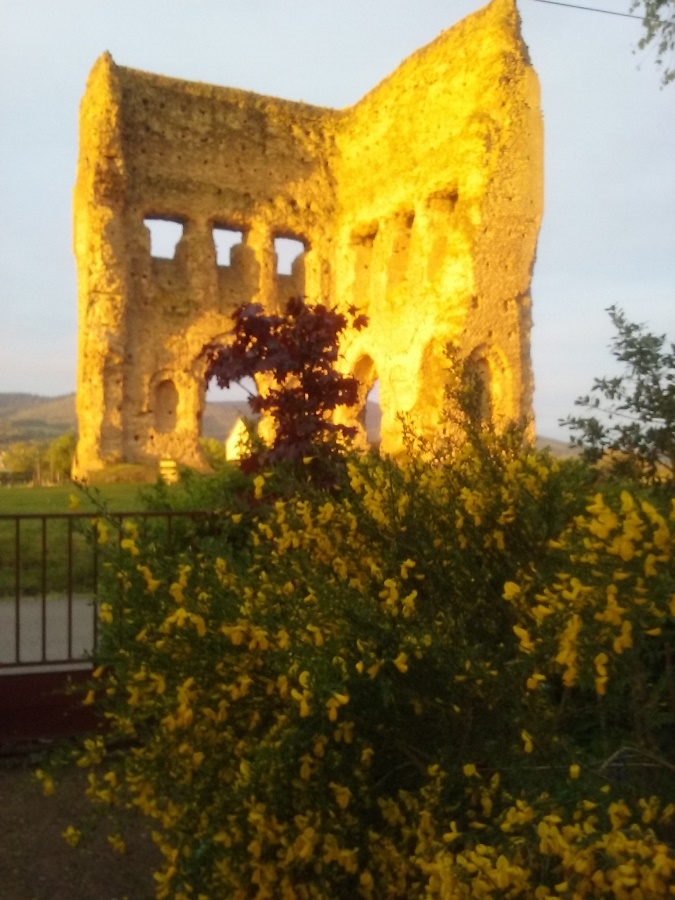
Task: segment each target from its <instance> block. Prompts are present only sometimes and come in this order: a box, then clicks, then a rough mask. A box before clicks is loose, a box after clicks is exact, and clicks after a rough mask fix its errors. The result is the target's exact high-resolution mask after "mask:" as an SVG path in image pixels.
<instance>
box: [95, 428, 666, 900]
mask: <svg viewBox="0 0 675 900" xmlns="http://www.w3.org/2000/svg"><path fill="white" fill-rule="evenodd" d="M591 477H592V476H591V474H590V472H589V470H588V469H585V468H584V467H582V466H578V465H577V464H576V463H563V462H557V461H555V460H553V459H552V458H551V457H550V456H548V455H546V454H541V453H535V452H529V451H522V450H521V449H520V447H519V444H518V443H517V441H515V440H514V439H512V438H510V437H509V436H506V437H505V438H502V439H498V438H496V437H494V436H490V435H487V436H484V437H483V438H481V440H480V442H475V441H474V442H469V443H466V444H464V445H463V446H456V447H454V448H452V449H448V450H447V451H446V452H445V454H437V455H436V456H433V457H431V458H429V457H424V458H423V457H422V456H417V455H415V454H410V456H409V458H408V459H407V460H404V461H399V462H393V461H391V460H383V459H380V458H379V457H376V456H365V457H349V458H347V459H346V461H345V464H344V465H341V467H340V475H339V478H336V481H335V485H334V487H333V488H332V489H331V490H325V491H320V490H318V489H317V488H315V487H312V486H311V484H308V483H307V482H305V483H304V484H303V483H300V482H292V481H289V477H288V472H287V471H286V470H284V469H283V468H282V467H275V469H273V470H271V471H270V472H265V473H262V474H260V473H258V474H257V475H256V477H255V479H254V480H253V479H251V480H249V481H248V482H243V483H242V482H238V483H237V487H236V491H234V492H233V493H232V494H231V495H230V496H229V497H228V496H227V495H226V494H225V493H223V494H220V495H219V496H217V497H216V498H215V501H214V505H217V507H218V512H217V515H216V516H213V517H209V518H208V519H207V520H205V521H204V522H203V523H202V524H201V526H199V527H197V528H196V529H195V530H193V531H192V532H191V534H190V546H188V545H187V542H181V543H180V544H174V547H176V546H180V547H182V550H181V551H180V552H175V550H174V552H173V553H167V552H166V548H165V546H164V545H163V544H162V541H161V540H160V539H159V537H158V534H157V533H156V532H153V531H152V529H149V530H146V531H145V533H144V531H143V529H138V530H134V529H133V528H132V527H129V526H125V528H124V530H123V533H122V535H121V540H119V541H117V542H114V541H113V542H110V544H108V545H106V546H109V547H110V551H109V552H110V557H109V560H108V563H109V565H108V568H107V572H108V581H109V584H108V588H107V591H108V593H107V595H106V598H105V604H104V605H103V606H102V607H101V609H102V613H103V615H102V619H103V621H102V625H101V627H102V632H103V634H102V643H101V653H100V659H99V660H98V661H99V663H100V665H99V667H98V668H97V670H96V672H95V678H94V681H93V683H92V684H91V685H89V687H88V691H87V695H86V697H85V701H86V702H88V703H91V702H93V703H94V704H95V705H96V706H97V708H98V709H99V710H100V714H101V716H102V717H103V719H104V721H105V723H106V729H105V730H104V731H103V732H102V733H101V734H100V735H97V736H95V737H91V738H89V739H88V740H87V742H85V744H84V745H83V747H82V748H81V750H80V751H79V752H78V753H79V764H80V765H82V766H84V767H89V768H90V774H89V789H88V793H89V796H90V797H91V798H92V799H93V800H94V801H95V802H98V803H101V804H104V805H106V806H115V805H119V806H122V807H132V808H136V809H138V810H140V812H141V813H142V814H143V815H145V816H147V817H149V818H150V819H151V820H152V821H153V829H154V831H153V836H154V838H155V840H156V843H157V844H158V846H159V848H160V850H161V852H162V855H163V859H164V864H163V866H162V868H161V870H160V871H159V872H157V873H156V876H155V877H156V883H157V896H158V897H159V898H220V897H228V898H230V897H231V898H234V900H248V898H259V900H262V898H288V900H291V898H299V900H304V898H325V900H328V898H340V897H344V898H354V897H363V898H373V900H375V898H382V897H392V898H396V897H400V898H408V897H442V898H454V897H535V898H541V900H544V898H553V897H607V896H612V897H617V898H623V897H626V898H635V900H639V898H640V897H642V898H646V897H652V896H653V897H658V896H667V895H668V891H669V890H670V887H669V885H670V884H672V883H673V876H674V875H675V868H674V866H675V863H674V858H673V854H672V851H671V849H670V848H669V845H668V840H669V838H671V839H672V825H671V820H672V818H673V814H674V813H675V807H673V805H672V800H673V799H675V798H673V797H670V796H668V788H667V786H666V788H664V791H663V792H661V794H660V795H659V796H658V797H657V796H651V794H647V795H646V799H645V798H643V797H642V796H640V795H638V793H635V791H633V788H632V787H631V790H630V791H629V792H628V793H626V791H624V790H623V789H622V785H621V784H620V783H616V779H613V771H614V770H611V771H610V770H609V769H608V770H606V771H604V770H602V769H601V766H600V763H599V762H598V763H597V764H596V763H594V761H593V760H594V757H593V754H594V753H596V751H597V749H598V748H597V746H596V744H597V743H598V742H602V740H605V741H606V742H608V745H609V746H612V745H611V740H612V739H614V737H616V735H617V734H618V733H619V732H618V731H617V725H616V722H615V720H614V718H613V716H614V706H611V704H615V705H616V706H617V708H618V704H619V701H620V698H622V697H624V694H625V691H626V689H627V688H626V685H627V684H628V683H629V681H630V677H631V676H630V673H631V672H632V671H633V670H632V669H631V668H630V667H631V665H634V664H636V663H631V662H630V660H631V659H632V660H636V659H639V660H640V666H641V667H642V668H641V670H640V671H641V672H642V676H643V677H644V678H645V679H646V681H645V684H644V691H645V693H643V694H641V695H640V697H642V698H643V700H644V699H645V698H647V699H646V700H645V702H653V703H656V704H657V706H658V709H659V711H660V713H664V709H663V703H664V702H665V697H666V693H667V691H666V683H665V682H664V685H663V688H662V687H661V682H659V684H658V686H657V685H656V681H655V679H657V678H658V677H661V676H662V675H663V669H664V666H663V660H662V659H661V661H660V657H659V651H658V650H653V648H654V647H658V646H660V647H661V650H663V647H664V646H665V643H664V641H665V637H664V636H665V635H666V633H667V630H668V629H669V628H671V627H672V622H669V621H667V616H668V615H670V617H671V619H672V612H673V610H672V608H670V607H669V606H668V602H667V601H666V600H665V595H663V590H665V589H666V588H665V585H667V584H669V583H670V582H669V581H668V579H669V578H671V575H672V568H671V569H669V568H668V567H669V566H672V554H671V543H672V539H671V533H672V529H673V520H672V517H671V518H668V516H665V517H664V515H663V513H662V512H658V511H657V510H656V508H655V507H650V506H649V505H648V504H647V505H646V506H645V505H644V503H643V501H641V500H638V499H636V498H633V497H632V496H631V498H630V500H629V499H627V497H628V495H626V497H624V496H623V495H622V496H621V497H619V499H618V501H616V502H615V501H614V500H610V499H607V498H604V497H599V496H598V497H595V498H593V499H585V497H586V491H587V487H588V484H589V481H590V478H591ZM202 489H203V488H202V487H199V490H202ZM617 503H618V505H617ZM645 503H646V501H645ZM629 545H630V547H629ZM666 557H667V559H666ZM638 562H639V565H638ZM668 573H670V574H668ZM610 576H611V580H608V579H610ZM603 579H605V580H603ZM657 582H658V585H659V588H658V590H657V591H652V590H651V588H652V587H653V585H655V584H656V583H657ZM610 584H613V585H614V586H615V587H616V590H615V591H611V590H609V586H610ZM671 587H672V585H671ZM643 589H644V590H643ZM669 590H670V588H669ZM629 599H630V603H629ZM631 603H632V605H630V604H631ZM633 607H635V610H633ZM629 608H630V612H629ZM624 622H628V623H630V628H628V627H627V626H625V625H624V624H623V623H624ZM656 628H660V629H661V631H660V632H659V633H658V634H657V633H655V629H656ZM650 641H652V642H656V643H655V644H654V643H650ZM638 648H640V649H638ZM643 650H644V652H643ZM652 651H653V652H652ZM624 663H626V666H627V668H626V669H625V671H624V670H623V669H619V666H622V665H624ZM619 673H620V674H619ZM659 673H660V674H659ZM615 685H616V689H615ZM591 690H592V691H593V692H594V696H595V695H597V696H598V698H599V699H600V701H601V702H602V703H605V704H607V707H608V709H610V707H611V709H610V712H608V713H607V716H606V720H605V721H603V722H601V723H600V725H598V724H597V722H596V717H595V713H594V714H593V715H592V716H590V718H589V717H588V716H587V717H586V719H584V715H585V713H584V708H585V704H586V702H587V698H586V696H585V694H583V692H584V691H591ZM615 690H616V691H618V694H617V697H619V699H617V697H615ZM575 691H576V692H581V694H580V696H581V701H579V700H578V697H577V694H574V692H575ZM566 692H567V693H566ZM568 694H571V699H570V698H569V697H568V699H567V701H566V702H567V706H565V701H564V700H563V695H565V696H567V695H568ZM640 697H637V698H636V704H639V700H640ZM621 702H623V701H621ZM646 718H647V713H646V712H645V715H644V716H643V719H646ZM585 721H590V722H591V725H590V728H591V729H592V732H593V733H592V734H591V737H590V738H589V740H587V741H586V742H585V743H584V739H583V734H582V731H583V723H584V722H585ZM667 727H669V726H668V725H667V723H666V721H665V719H664V721H663V723H662V724H660V725H659V729H657V731H658V735H657V736H663V734H664V733H665V732H664V729H666V728H667ZM603 729H604V731H603ZM654 734H655V731H654V729H653V728H651V730H648V731H647V732H645V733H644V734H637V733H632V735H631V736H632V739H633V740H634V741H635V742H636V743H639V741H640V740H642V739H643V738H644V740H643V743H642V744H641V745H640V746H641V747H642V749H643V751H644V752H645V753H646V752H647V749H648V742H649V740H653V738H654ZM621 736H622V737H623V735H621ZM612 749H617V750H618V749H619V747H616V748H613V746H612ZM652 750H653V751H654V752H653V757H654V758H657V756H658V759H659V760H660V762H659V763H658V765H659V767H660V771H662V773H666V772H667V771H668V770H667V765H666V764H665V763H666V758H665V757H666V755H667V754H665V751H664V749H663V746H662V745H659V746H658V747H654V746H652ZM656 750H658V754H657V753H656ZM671 756H672V754H671ZM600 762H601V760H600ZM669 764H670V765H671V768H672V764H673V761H672V758H671V759H670V763H669ZM663 781H664V782H665V779H663ZM670 786H671V788H672V779H671V785H670ZM629 787H630V786H629Z"/></svg>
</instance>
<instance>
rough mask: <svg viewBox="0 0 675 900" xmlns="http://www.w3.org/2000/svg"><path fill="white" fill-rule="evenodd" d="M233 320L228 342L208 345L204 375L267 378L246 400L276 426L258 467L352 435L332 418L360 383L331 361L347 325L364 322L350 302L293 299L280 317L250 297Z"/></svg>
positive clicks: (226, 379) (321, 451) (224, 384)
mask: <svg viewBox="0 0 675 900" xmlns="http://www.w3.org/2000/svg"><path fill="white" fill-rule="evenodd" d="M232 319H233V321H234V327H233V329H232V335H233V340H232V342H231V343H230V344H229V345H227V346H220V345H213V344H212V345H209V346H208V347H206V348H205V350H206V354H207V358H208V367H207V370H206V380H207V383H208V382H210V381H211V380H212V379H214V378H215V380H216V383H217V384H218V386H219V387H221V388H228V387H229V386H230V385H231V384H232V383H233V382H234V383H237V382H240V381H242V380H243V379H244V378H251V377H255V376H256V375H261V374H267V375H271V376H272V378H273V384H272V386H271V387H270V388H269V389H267V390H266V391H265V394H264V396H263V395H261V394H258V395H256V396H252V397H250V398H249V401H248V402H249V406H250V407H251V410H252V411H253V412H254V413H258V414H261V415H265V416H269V417H270V418H271V419H272V420H273V422H274V425H275V436H274V443H273V444H272V447H271V448H270V449H269V450H268V451H266V452H265V453H264V454H262V456H263V458H262V459H260V460H259V461H260V462H261V463H262V464H263V465H264V464H267V463H269V462H275V461H277V460H291V461H296V462H297V461H299V460H302V459H303V458H305V457H316V456H326V455H330V454H331V452H332V451H333V450H334V449H335V439H336V438H338V437H342V438H350V437H353V436H354V434H355V433H356V429H355V428H351V427H348V426H346V425H339V424H336V423H334V422H332V421H331V414H332V413H333V412H334V410H335V409H336V408H337V407H338V406H347V407H350V406H354V405H355V404H356V403H357V402H358V386H359V385H358V381H357V380H356V378H354V377H353V376H351V375H341V374H340V373H339V372H337V371H336V369H335V363H336V361H337V359H338V354H339V337H340V334H341V333H342V332H343V331H344V330H345V328H347V327H351V328H356V329H361V328H363V327H364V325H366V324H367V318H366V317H365V316H364V315H359V314H357V311H356V310H355V309H353V308H350V309H349V310H348V314H347V315H343V314H342V313H339V312H337V311H336V310H335V309H328V308H327V307H325V306H323V305H322V304H316V305H310V304H307V303H305V301H304V300H303V299H302V298H301V297H294V298H292V299H290V300H289V301H288V303H287V305H286V311H285V313H283V314H282V315H268V314H266V313H265V312H264V310H263V308H262V306H260V305H259V304H257V303H251V304H245V305H243V306H240V307H238V308H237V309H236V310H235V312H234V314H233V316H232Z"/></svg>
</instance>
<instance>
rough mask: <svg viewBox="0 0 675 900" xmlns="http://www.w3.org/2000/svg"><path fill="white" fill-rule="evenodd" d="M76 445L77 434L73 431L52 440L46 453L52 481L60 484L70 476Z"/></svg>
mask: <svg viewBox="0 0 675 900" xmlns="http://www.w3.org/2000/svg"><path fill="white" fill-rule="evenodd" d="M76 445H77V435H75V434H73V433H72V432H71V433H68V434H61V435H59V437H57V438H54V440H53V441H51V443H50V444H49V447H48V448H47V451H46V454H45V455H46V462H47V466H48V469H49V479H50V481H52V482H54V483H56V484H58V483H60V482H62V481H67V480H68V479H69V478H70V470H71V468H72V466H73V457H74V455H75V446H76Z"/></svg>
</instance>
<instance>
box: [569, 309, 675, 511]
mask: <svg viewBox="0 0 675 900" xmlns="http://www.w3.org/2000/svg"><path fill="white" fill-rule="evenodd" d="M608 313H609V315H610V318H611V321H612V324H613V325H614V327H615V329H616V334H615V335H614V337H613V339H612V343H611V351H612V355H613V356H614V358H615V359H616V360H617V362H618V363H620V364H621V365H622V367H623V371H622V373H621V374H620V375H616V376H614V377H609V378H596V379H595V382H594V384H593V387H592V388H591V393H590V394H588V395H586V396H585V397H579V399H578V400H577V401H576V405H577V406H582V407H585V408H586V409H588V410H591V411H592V412H593V415H590V416H568V417H567V418H566V419H563V420H561V423H560V424H561V425H566V426H568V427H569V428H570V429H571V430H572V431H573V432H576V434H575V435H574V436H573V438H572V441H573V443H574V444H576V445H577V446H579V447H581V448H583V450H584V454H585V456H586V458H587V459H588V460H590V461H591V462H598V461H600V460H602V461H603V464H604V465H605V466H606V467H608V468H610V469H611V470H612V471H613V472H614V473H616V474H617V475H625V476H628V477H630V478H634V479H636V480H638V481H645V482H647V483H650V484H652V485H655V486H658V485H661V486H662V487H663V488H664V489H665V490H666V491H668V492H671V493H672V492H673V487H674V485H675V344H673V343H668V342H667V340H666V336H665V335H655V334H652V333H651V332H649V331H648V330H647V329H646V327H645V326H644V325H640V324H636V323H634V322H630V321H628V319H627V318H626V316H625V314H624V313H623V312H622V311H621V310H620V309H617V308H616V307H615V306H611V307H610V308H609V309H608Z"/></svg>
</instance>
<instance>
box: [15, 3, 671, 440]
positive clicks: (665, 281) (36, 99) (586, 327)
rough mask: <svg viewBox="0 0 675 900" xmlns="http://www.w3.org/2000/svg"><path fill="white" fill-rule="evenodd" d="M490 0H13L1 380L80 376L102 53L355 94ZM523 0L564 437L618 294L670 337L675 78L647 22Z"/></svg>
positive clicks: (237, 79) (546, 380)
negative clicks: (535, 94)
mask: <svg viewBox="0 0 675 900" xmlns="http://www.w3.org/2000/svg"><path fill="white" fill-rule="evenodd" d="M481 5H482V4H481V3H480V2H477V0H443V2H442V0H293V2H285V0H248V2H241V0H237V2H233V0H190V2H188V0H60V2H58V3H55V2H54V0H0V392H6V391H25V392H32V393H40V394H48V395H56V394H63V393H69V392H71V391H73V390H74V389H75V367H76V353H77V313H76V286H75V266H74V261H73V257H72V251H71V194H72V186H73V183H74V179H75V166H76V160H77V140H78V135H77V116H78V104H79V100H80V97H81V95H82V92H83V90H84V85H85V81H86V78H87V74H88V72H89V70H90V68H91V66H92V65H93V63H94V61H95V60H96V58H97V57H98V56H99V55H100V54H101V53H102V52H103V51H104V50H109V51H110V52H111V53H112V55H113V57H114V59H115V61H116V62H117V63H119V64H120V65H125V66H131V67H135V68H140V69H146V70H148V71H153V72H159V73H162V74H165V75H170V76H174V77H177V78H186V79H193V80H199V81H206V82H212V83H215V84H222V85H229V86H233V87H240V88H244V89H247V90H253V91H258V92H261V93H266V94H273V95H277V96H281V97H287V98H289V99H293V100H305V101H307V102H310V103H316V104H319V105H323V106H335V107H343V106H347V105H350V104H352V103H354V102H355V101H356V100H358V99H359V98H360V97H361V96H362V95H363V94H364V93H366V92H367V91H368V90H369V89H370V88H372V87H373V86H374V85H375V84H377V83H378V82H379V81H380V80H381V79H382V78H383V77H384V76H386V75H387V74H388V73H389V72H390V71H392V70H393V69H394V68H395V67H396V66H397V65H398V63H400V62H401V61H402V60H403V59H404V58H405V57H406V56H407V55H409V54H410V53H411V52H413V51H414V50H416V49H417V48H418V47H420V46H422V45H423V44H425V43H428V42H429V41H431V40H433V39H434V38H435V37H436V36H437V35H438V34H439V33H440V32H441V31H442V30H443V29H445V28H448V27H449V26H451V25H452V24H454V22H456V21H458V20H459V19H460V18H462V17H463V16H464V15H467V14H468V13H470V12H472V11H474V10H476V9H478V8H479V7H480V6H481ZM591 5H595V4H591ZM598 5H604V6H606V7H607V8H610V9H614V10H620V11H627V9H628V5H629V0H602V3H601V2H600V0H598ZM519 6H520V10H521V15H522V19H523V34H524V38H525V41H526V43H527V44H528V46H529V48H530V53H531V57H532V60H533V63H534V65H535V68H536V69H537V72H538V74H539V78H540V80H541V85H542V105H543V111H544V125H545V140H546V151H545V152H546V171H545V183H546V189H545V190H546V200H545V215H544V224H543V228H542V232H541V236H540V243H539V250H538V257H537V263H536V266H535V272H534V283H533V304H534V306H533V310H534V331H533V339H532V356H533V362H534V372H535V380H536V395H535V409H536V414H537V430H538V431H539V433H540V434H545V435H549V436H554V437H555V436H561V432H560V430H559V429H558V427H557V424H556V423H557V420H558V418H560V417H561V416H565V415H566V414H567V413H569V412H570V411H572V409H573V403H574V399H575V397H577V396H578V395H579V394H581V393H585V392H586V391H587V389H588V388H589V387H590V384H591V381H592V379H593V377H594V376H595V375H602V374H606V373H607V372H608V371H609V369H610V364H611V359H610V357H609V354H608V352H607V345H608V343H609V340H610V338H611V329H610V324H609V320H608V317H607V314H606V313H605V311H604V310H605V309H606V307H607V306H609V305H610V304H612V303H617V304H619V305H620V306H622V307H624V308H625V310H626V311H627V312H628V314H629V315H630V316H631V317H633V318H634V319H637V320H640V321H646V322H648V323H649V324H650V325H651V326H652V327H653V329H654V330H657V331H660V332H663V331H667V332H669V334H670V335H671V337H673V338H674V339H675V296H674V294H675V291H674V288H675V84H674V85H672V86H671V87H670V88H665V89H661V86H660V73H659V71H658V70H657V69H656V67H655V66H654V64H653V55H652V53H651V52H643V51H638V52H637V53H633V50H634V48H635V45H636V44H637V41H638V39H639V37H640V23H639V22H636V21H632V20H630V19H623V18H618V17H613V16H600V15H595V14H592V13H584V12H580V11H575V10H570V9H564V8H561V7H558V6H551V5H545V4H543V3H539V2H536V0H519Z"/></svg>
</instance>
